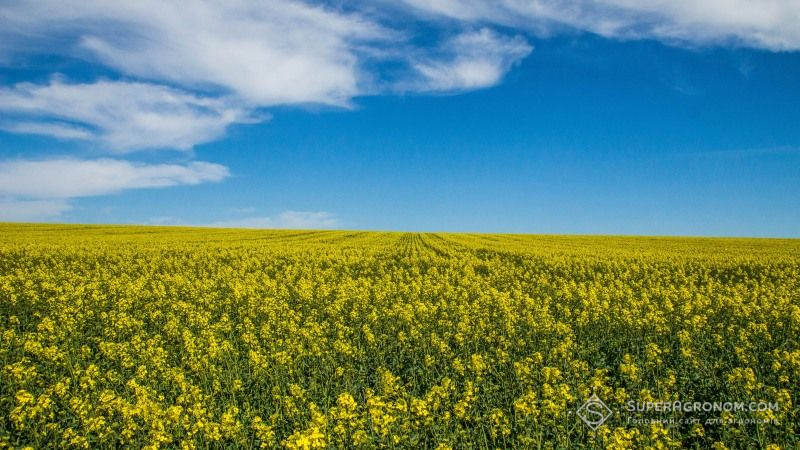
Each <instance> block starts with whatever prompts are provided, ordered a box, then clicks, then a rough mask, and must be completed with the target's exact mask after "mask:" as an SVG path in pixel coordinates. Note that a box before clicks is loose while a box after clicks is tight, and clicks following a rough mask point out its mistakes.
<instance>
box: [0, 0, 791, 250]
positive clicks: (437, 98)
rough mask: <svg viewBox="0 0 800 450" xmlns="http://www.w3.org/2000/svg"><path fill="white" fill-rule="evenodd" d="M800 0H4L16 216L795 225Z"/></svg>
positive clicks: (391, 225) (650, 228) (605, 228)
mask: <svg viewBox="0 0 800 450" xmlns="http://www.w3.org/2000/svg"><path fill="white" fill-rule="evenodd" d="M798 23H800V2H797V1H796V0H764V1H760V2H751V1H744V0H693V1H689V0H671V1H667V0H654V1H651V2H634V1H630V0H595V1H587V0H578V1H574V2H563V1H559V0H538V1H521V0H492V1H488V0H486V1H483V0H469V1H467V0H401V1H391V2H390V1H384V0H373V1H362V0H353V1H349V2H341V1H321V2H311V1H307V2H304V1H299V0H267V1H245V0H233V1H229V2H215V1H201V0H198V1H195V2H191V3H187V2H179V1H171V0H166V1H155V0H142V1H138V2H114V1H105V0H82V1H77V0H61V1H55V0H7V1H4V2H2V4H0V221H11V222H63V223H126V224H150V225H201V226H225V227H251V228H314V229H322V228H326V229H327V228H332V229H364V230H407V231H468V232H497V233H545V234H624V235H631V234H632V235H692V236H757V237H800V126H799V125H798V123H800V27H798V26H797V24H798Z"/></svg>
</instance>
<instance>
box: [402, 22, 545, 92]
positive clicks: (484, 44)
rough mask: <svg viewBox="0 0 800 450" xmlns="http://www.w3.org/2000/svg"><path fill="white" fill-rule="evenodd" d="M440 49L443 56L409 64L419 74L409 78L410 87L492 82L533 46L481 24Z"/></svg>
mask: <svg viewBox="0 0 800 450" xmlns="http://www.w3.org/2000/svg"><path fill="white" fill-rule="evenodd" d="M442 50H443V53H444V55H445V56H443V57H441V56H440V57H437V58H426V59H423V60H421V61H418V62H415V63H414V64H413V67H414V68H415V69H416V70H417V71H418V72H419V73H420V75H421V76H422V79H421V80H415V81H414V82H413V84H412V86H411V87H412V89H413V90H419V91H457V90H464V89H477V88H483V87H488V86H493V85H495V84H497V83H499V82H500V80H501V79H502V77H503V75H505V73H506V72H508V71H509V70H510V69H511V67H512V66H513V65H514V64H515V63H517V62H519V61H520V60H521V59H523V58H525V57H526V56H528V55H529V54H530V52H531V51H532V50H533V48H532V47H531V46H530V45H528V42H527V41H526V40H525V39H524V38H522V37H520V36H516V37H513V38H510V37H506V36H501V35H499V34H497V33H495V32H493V31H491V30H489V29H487V28H484V29H482V30H480V31H477V32H468V33H463V34H460V35H458V36H456V37H454V38H452V39H451V40H449V41H447V42H446V43H445V44H444V45H443V49H442Z"/></svg>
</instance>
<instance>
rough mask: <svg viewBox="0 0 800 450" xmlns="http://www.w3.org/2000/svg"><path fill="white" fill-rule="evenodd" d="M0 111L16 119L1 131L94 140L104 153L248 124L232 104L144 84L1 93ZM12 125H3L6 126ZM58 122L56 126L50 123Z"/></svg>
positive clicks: (192, 141)
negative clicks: (102, 147)
mask: <svg viewBox="0 0 800 450" xmlns="http://www.w3.org/2000/svg"><path fill="white" fill-rule="evenodd" d="M0 111H2V112H5V113H7V114H8V115H14V116H16V117H17V121H16V122H11V123H7V124H5V125H3V126H0V128H3V129H5V130H8V131H14V132H19V133H33V134H44V135H49V136H53V137H56V138H62V139H95V140H97V141H98V142H99V143H100V144H101V145H103V146H104V148H106V149H107V150H112V151H116V152H125V151H131V150H139V149H148V148H152V149H157V148H174V149H182V150H188V149H191V148H192V146H194V145H196V144H199V143H203V142H207V141H210V140H213V139H216V138H218V137H219V136H221V135H223V134H224V133H225V129H226V127H227V126H228V125H230V124H232V123H234V122H248V121H252V120H253V118H252V117H251V116H250V115H248V113H247V112H246V111H245V110H244V109H243V108H241V107H240V106H237V105H236V104H235V103H234V102H233V101H231V100H228V99H220V98H208V97H200V96H196V95H193V94H189V93H186V92H184V91H180V90H177V89H173V88H168V87H166V86H159V85H154V84H149V83H137V82H124V81H107V80H101V81H97V82H94V83H89V84H69V83H65V82H63V81H62V80H60V79H58V78H54V79H53V80H52V81H51V82H50V83H49V84H47V85H36V84H31V83H19V84H17V85H14V86H13V87H8V88H0ZM10 120H13V119H7V120H6V121H7V122H8V121H10ZM54 121H57V122H54Z"/></svg>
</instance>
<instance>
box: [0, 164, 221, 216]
mask: <svg viewBox="0 0 800 450" xmlns="http://www.w3.org/2000/svg"><path fill="white" fill-rule="evenodd" d="M227 176H228V168H227V167H225V166H221V165H219V164H211V163H206V162H199V161H195V162H191V163H188V164H185V165H182V164H138V163H133V162H129V161H122V160H115V159H94V160H78V159H69V158H65V159H50V160H42V161H29V160H17V161H2V162H0V220H6V221H36V220H48V219H54V218H58V216H59V215H61V214H62V213H64V212H66V211H68V210H69V209H71V204H70V199H74V198H79V197H90V196H97V195H106V194H113V193H117V192H121V191H125V190H129V189H145V188H164V187H169V186H179V185H196V184H200V183H208V182H215V181H221V180H223V179H224V178H226V177H227Z"/></svg>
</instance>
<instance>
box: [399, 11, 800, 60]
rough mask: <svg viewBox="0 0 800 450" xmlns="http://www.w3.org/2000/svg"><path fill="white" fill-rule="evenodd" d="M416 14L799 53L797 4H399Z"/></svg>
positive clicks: (546, 30)
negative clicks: (414, 11)
mask: <svg viewBox="0 0 800 450" xmlns="http://www.w3.org/2000/svg"><path fill="white" fill-rule="evenodd" d="M404 1H405V3H406V4H408V5H410V6H412V7H413V8H415V9H416V10H418V11H421V12H424V13H427V14H430V15H434V16H436V15H438V16H445V17H449V18H452V19H456V20H460V21H467V22H488V23H495V24H502V25H506V26H511V27H516V28H525V29H529V30H532V31H534V32H538V33H540V34H549V33H554V32H558V31H559V30H560V29H564V28H571V29H576V30H582V31H589V32H592V33H597V34H599V35H602V36H606V37H613V38H622V39H643V38H651V39H658V40H662V41H665V42H668V43H681V44H689V45H718V44H719V45H739V46H746V47H754V48H760V49H766V50H774V51H780V50H800V26H798V23H800V2H798V1H797V0H761V1H750V0H651V1H638V0H578V1H569V2H567V1H564V0H538V1H522V0H404Z"/></svg>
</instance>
